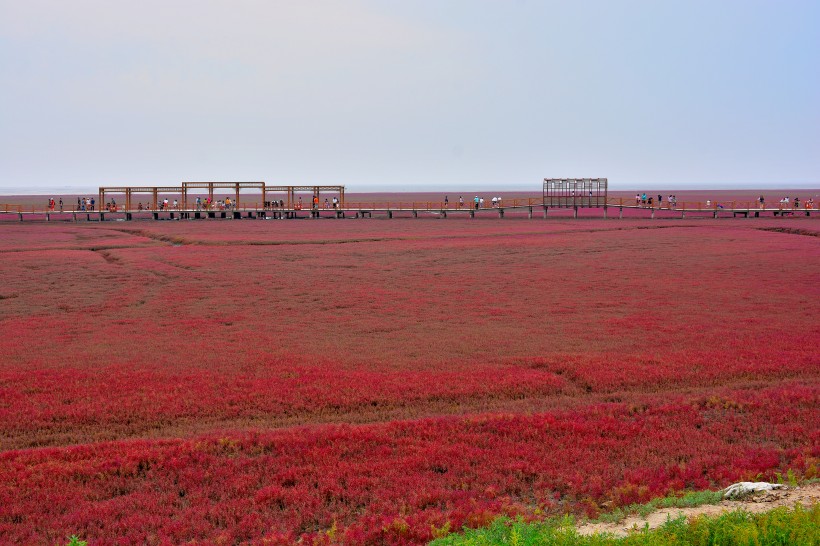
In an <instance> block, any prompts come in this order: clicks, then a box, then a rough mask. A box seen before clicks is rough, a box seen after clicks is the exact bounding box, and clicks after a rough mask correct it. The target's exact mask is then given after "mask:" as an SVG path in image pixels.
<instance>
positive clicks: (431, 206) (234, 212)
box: [0, 197, 818, 222]
mask: <svg viewBox="0 0 820 546" xmlns="http://www.w3.org/2000/svg"><path fill="white" fill-rule="evenodd" d="M634 201H635V200H634V199H626V198H610V199H607V200H606V204H605V205H602V204H597V203H596V204H593V203H590V204H589V205H584V204H583V203H580V204H574V205H569V206H554V205H552V206H551V205H545V204H544V202H543V200H542V199H541V198H537V197H527V198H520V199H504V200H503V201H502V203H501V205H499V206H493V205H492V204H489V205H487V204H486V203H485V206H483V207H479V208H476V207H475V206H474V204H473V203H472V201H470V202H465V203H464V205H463V206H459V205H458V203H455V204H454V203H447V204H445V203H444V202H438V203H436V202H382V203H378V202H372V203H344V205H343V206H341V207H340V208H336V209H334V208H332V207H331V208H326V207H324V206H320V207H319V208H300V207H298V206H292V207H281V208H280V207H264V206H260V204H259V203H254V204H250V203H243V204H242V206H240V207H232V208H227V209H217V208H210V209H206V208H202V207H200V208H187V209H182V208H176V209H175V208H167V209H163V208H159V209H146V208H143V209H131V210H125V209H120V208H117V209H115V208H112V209H109V210H94V211H90V210H66V209H64V210H63V211H60V210H49V209H47V208H37V207H26V206H23V205H12V204H0V218H3V217H5V219H9V217H15V216H16V218H17V219H18V220H19V221H21V222H22V221H23V220H24V219H28V220H37V221H52V220H62V221H65V220H71V221H74V222H77V221H86V222H92V221H97V222H103V221H109V220H120V221H121V220H126V221H131V220H195V219H196V220H199V219H217V218H219V219H241V218H253V219H266V218H274V219H279V218H282V219H298V218H372V217H374V216H376V217H386V218H396V217H412V218H418V217H419V216H425V217H430V216H434V217H439V218H448V217H451V216H453V217H459V216H461V217H469V218H475V217H476V216H495V217H498V218H504V217H505V215H507V214H514V215H516V216H523V215H526V216H527V217H528V218H536V217H539V218H548V217H549V212H550V210H552V211H558V210H571V211H572V215H573V217H574V218H578V217H579V210H581V209H589V210H596V211H600V213H601V216H602V217H603V218H609V217H613V216H614V215H617V217H618V218H623V216H624V210H626V211H640V212H643V213H644V215H643V216H638V215H636V214H635V212H632V213H631V214H630V217H631V218H640V217H644V218H661V217H662V218H669V217H680V218H686V217H687V215H698V216H707V217H708V216H712V217H713V218H719V217H730V216H731V217H738V216H741V217H746V218H757V217H763V216H769V217H772V216H780V217H785V216H797V215H800V216H811V215H812V214H817V213H818V210H817V209H816V208H807V207H805V206H802V205H801V206H800V207H799V208H792V207H786V206H777V207H760V206H759V204H758V203H757V202H755V201H744V202H735V201H732V202H728V203H720V204H710V205H709V206H708V207H707V206H706V205H705V204H704V203H700V202H698V203H684V202H682V203H680V204H678V205H677V206H673V207H669V206H662V207H656V206H646V205H640V204H636V203H635V202H634ZM586 217H588V215H586Z"/></svg>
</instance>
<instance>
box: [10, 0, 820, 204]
mask: <svg viewBox="0 0 820 546" xmlns="http://www.w3.org/2000/svg"><path fill="white" fill-rule="evenodd" d="M818 29H820V2H817V1H790V0H783V1H774V0H770V1H755V0H744V1H733V0H725V1H721V0H711V1H699V0H686V1H663V0H653V1H637V0H636V1H616V0H612V1H573V2H570V1H567V2H548V1H543V2H535V1H523V0H522V1H517V2H515V1H491V2H490V1H475V0H474V1H464V2H461V1H452V2H449V1H445V0H436V1H408V0H405V1H398V0H397V1H349V2H343V1H321V2H311V1H293V2H275V1H261V0H260V1H241V0H240V1H233V2H227V1H224V2H218V1H207V0H206V1H202V0H196V1H194V0H189V1H173V0H163V1H153V0H151V1H145V0H143V1H140V2H130V1H129V2H125V1H116V0H99V1H87V0H76V1H70V2H69V1H37V0H33V1H31V0H12V1H9V0H0V192H5V193H9V192H13V191H22V190H27V191H28V192H35V193H36V192H37V191H38V190H42V191H54V190H55V189H59V188H72V189H80V188H88V189H93V188H96V187H97V186H99V185H104V184H144V185H150V184H177V183H179V182H180V181H182V180H265V181H267V182H270V183H276V184H287V183H298V184H313V183H325V184H345V185H346V186H347V187H348V190H349V191H373V190H379V189H384V190H391V191H408V190H429V189H441V190H462V189H463V190H465V191H469V190H472V189H499V190H502V189H509V190H514V189H534V190H537V189H538V188H540V181H541V179H543V178H544V177H563V176H569V177H583V176H591V177H599V176H605V177H608V178H609V179H610V182H611V184H612V185H613V186H614V187H616V188H623V189H632V188H650V187H651V188H681V189H683V188H687V187H696V188H703V187H708V188H721V187H770V188H777V187H818V186H820V30H818Z"/></svg>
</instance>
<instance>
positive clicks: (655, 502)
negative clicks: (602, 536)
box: [595, 491, 723, 523]
mask: <svg viewBox="0 0 820 546" xmlns="http://www.w3.org/2000/svg"><path fill="white" fill-rule="evenodd" d="M722 500H723V491H689V492H687V493H685V494H684V495H682V496H679V497H678V496H670V497H663V498H660V499H652V500H651V501H649V502H647V503H646V504H630V505H628V506H624V507H623V508H616V509H615V510H613V511H612V512H606V513H603V514H601V515H600V516H598V519H597V520H595V521H600V522H603V523H618V522H620V521H623V520H624V519H626V517H627V516H629V515H632V514H637V515H639V516H643V517H646V516H648V515H649V514H651V513H652V512H654V511H655V510H659V509H662V508H692V507H694V506H700V505H702V504H717V503H719V502H720V501H722Z"/></svg>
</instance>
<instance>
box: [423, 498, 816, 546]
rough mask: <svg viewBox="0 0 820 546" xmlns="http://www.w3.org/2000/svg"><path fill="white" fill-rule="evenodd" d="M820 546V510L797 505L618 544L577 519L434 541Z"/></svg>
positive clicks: (497, 524) (489, 545) (678, 525)
mask: <svg viewBox="0 0 820 546" xmlns="http://www.w3.org/2000/svg"><path fill="white" fill-rule="evenodd" d="M494 545H505V546H570V545H573V546H575V545H578V546H610V545H612V546H662V545H664V546H665V545H680V546H684V545H686V546H717V545H720V546H769V545H790V546H791V545H794V546H819V545H820V504H818V503H815V504H813V505H812V506H811V507H810V508H803V507H802V506H800V505H795V506H794V508H788V507H780V508H775V509H774V510H770V511H769V512H764V513H762V514H750V513H748V512H746V511H744V510H736V511H733V512H727V513H725V514H722V515H720V516H716V517H707V516H700V517H698V518H695V519H693V520H691V521H687V520H686V518H685V517H680V518H677V519H674V520H671V521H668V522H667V523H665V524H664V525H663V526H661V527H658V528H657V529H652V530H650V529H648V528H644V529H641V530H638V531H635V532H633V533H632V534H630V535H629V536H626V537H621V538H616V537H614V536H612V535H606V534H596V535H592V536H581V535H579V534H578V531H577V530H576V529H575V526H574V521H573V519H572V518H565V519H563V520H560V521H548V522H543V523H524V522H523V521H512V520H510V519H509V518H499V519H497V520H495V521H494V522H493V523H492V525H491V526H490V527H489V528H486V529H466V530H465V531H464V533H463V534H453V535H449V536H447V537H444V538H441V539H438V540H435V541H433V542H432V543H431V546H494Z"/></svg>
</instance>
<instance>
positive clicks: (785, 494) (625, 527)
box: [578, 483, 820, 536]
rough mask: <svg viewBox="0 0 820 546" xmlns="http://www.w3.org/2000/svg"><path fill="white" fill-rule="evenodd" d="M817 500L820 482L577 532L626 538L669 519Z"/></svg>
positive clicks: (663, 511) (755, 510)
mask: <svg viewBox="0 0 820 546" xmlns="http://www.w3.org/2000/svg"><path fill="white" fill-rule="evenodd" d="M818 501H820V483H812V484H808V485H804V486H801V487H787V488H784V489H779V490H775V491H768V492H765V493H759V494H756V495H753V496H751V497H748V498H746V499H743V500H731V501H730V500H725V501H722V502H720V503H719V504H705V505H703V506H695V507H693V508H663V509H661V510H657V511H655V512H652V513H651V514H649V515H648V516H646V517H642V516H629V517H627V518H626V519H625V520H624V521H622V522H620V523H587V524H585V525H581V526H579V527H578V533H579V534H582V535H591V534H594V533H611V534H613V535H615V536H626V535H627V534H628V533H629V531H631V530H635V529H643V528H644V526H646V525H647V524H648V525H649V528H650V529H654V528H656V527H660V526H661V525H663V524H664V523H666V521H667V520H670V519H676V518H678V517H680V516H681V515H683V516H686V518H687V519H692V518H694V517H696V516H700V515H702V514H706V515H709V516H717V515H720V514H723V513H724V512H731V511H734V510H737V509H738V508H743V509H744V510H746V511H747V512H750V513H753V514H757V513H760V512H766V511H768V510H771V509H773V508H777V507H778V506H794V504H795V503H800V504H802V505H803V506H809V505H811V504H813V503H815V502H818Z"/></svg>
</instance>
